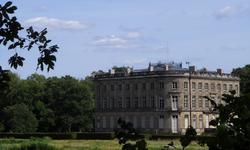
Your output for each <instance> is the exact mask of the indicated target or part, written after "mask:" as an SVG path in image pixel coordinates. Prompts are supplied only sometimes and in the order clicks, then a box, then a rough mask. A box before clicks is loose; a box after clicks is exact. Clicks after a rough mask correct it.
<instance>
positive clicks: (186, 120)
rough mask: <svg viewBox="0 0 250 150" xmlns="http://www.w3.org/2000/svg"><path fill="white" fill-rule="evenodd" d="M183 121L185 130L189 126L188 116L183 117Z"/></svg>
mask: <svg viewBox="0 0 250 150" xmlns="http://www.w3.org/2000/svg"><path fill="white" fill-rule="evenodd" d="M184 118H185V120H184V128H185V129H186V128H188V125H189V117H188V115H185V117H184Z"/></svg>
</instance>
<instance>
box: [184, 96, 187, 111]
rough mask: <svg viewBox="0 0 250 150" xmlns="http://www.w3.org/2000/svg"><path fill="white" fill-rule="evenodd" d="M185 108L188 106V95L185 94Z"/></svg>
mask: <svg viewBox="0 0 250 150" xmlns="http://www.w3.org/2000/svg"><path fill="white" fill-rule="evenodd" d="M184 108H186V109H187V108H188V96H187V95H184Z"/></svg>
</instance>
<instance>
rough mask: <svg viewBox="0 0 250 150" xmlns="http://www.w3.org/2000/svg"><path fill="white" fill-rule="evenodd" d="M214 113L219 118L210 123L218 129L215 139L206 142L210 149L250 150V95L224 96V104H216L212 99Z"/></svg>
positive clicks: (232, 94) (233, 92) (232, 93)
mask: <svg viewBox="0 0 250 150" xmlns="http://www.w3.org/2000/svg"><path fill="white" fill-rule="evenodd" d="M209 100H210V101H211V104H212V105H213V106H214V111H218V112H219V116H218V117H217V118H216V119H215V120H212V121H210V123H209V124H210V125H212V126H215V127H216V134H215V138H211V139H210V140H208V141H206V143H207V145H208V146H209V148H210V149H215V150H224V149H227V150H238V149H239V150H249V149H250V145H249V143H250V94H245V95H243V96H241V97H237V96H235V91H232V92H231V94H229V95H227V94H224V95H223V98H222V100H223V101H224V104H223V103H222V104H216V103H215V101H214V100H212V99H210V98H209Z"/></svg>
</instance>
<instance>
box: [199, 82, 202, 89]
mask: <svg viewBox="0 0 250 150" xmlns="http://www.w3.org/2000/svg"><path fill="white" fill-rule="evenodd" d="M198 89H199V90H201V89H202V83H201V82H199V83H198Z"/></svg>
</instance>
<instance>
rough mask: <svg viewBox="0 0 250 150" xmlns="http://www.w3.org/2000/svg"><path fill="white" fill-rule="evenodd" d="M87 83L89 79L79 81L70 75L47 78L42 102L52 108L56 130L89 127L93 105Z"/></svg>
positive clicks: (81, 129)
mask: <svg viewBox="0 0 250 150" xmlns="http://www.w3.org/2000/svg"><path fill="white" fill-rule="evenodd" d="M89 85H90V83H89V81H88V82H85V81H79V80H76V79H75V78H73V77H71V76H65V77H62V78H57V77H53V78H48V81H47V82H46V90H45V93H46V96H45V98H44V99H45V101H44V103H45V104H48V107H49V108H51V109H53V110H54V113H55V118H56V130H57V131H63V132H72V131H84V130H87V129H89V128H90V126H89V125H90V123H91V122H92V113H93V109H94V105H93V94H92V92H91V87H89Z"/></svg>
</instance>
